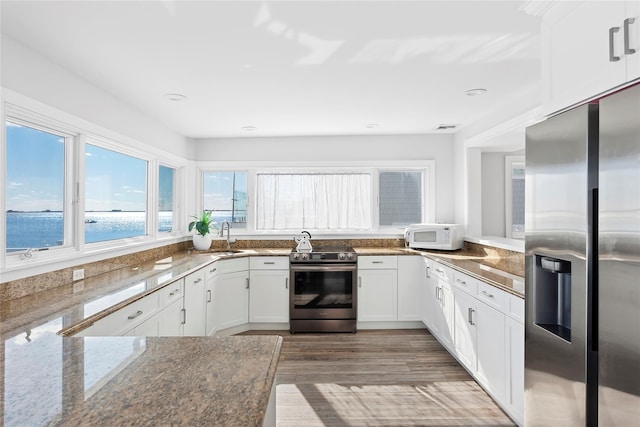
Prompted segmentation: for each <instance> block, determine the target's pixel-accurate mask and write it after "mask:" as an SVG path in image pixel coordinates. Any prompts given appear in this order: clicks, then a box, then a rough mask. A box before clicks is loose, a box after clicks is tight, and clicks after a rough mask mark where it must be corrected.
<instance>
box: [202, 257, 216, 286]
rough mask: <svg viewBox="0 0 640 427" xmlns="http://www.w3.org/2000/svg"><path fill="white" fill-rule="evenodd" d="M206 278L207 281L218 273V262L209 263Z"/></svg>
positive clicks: (205, 269)
mask: <svg viewBox="0 0 640 427" xmlns="http://www.w3.org/2000/svg"><path fill="white" fill-rule="evenodd" d="M203 270H204V280H206V281H207V282H208V281H209V280H211V278H213V277H215V276H216V275H217V274H218V263H217V262H214V263H212V264H209V265H208V266H206V267H205V268H204V269H203Z"/></svg>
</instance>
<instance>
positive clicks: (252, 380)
mask: <svg viewBox="0 0 640 427" xmlns="http://www.w3.org/2000/svg"><path fill="white" fill-rule="evenodd" d="M51 326H54V327H53V328H52V327H51ZM47 329H48V330H47ZM54 329H55V325H52V324H45V325H42V326H41V327H39V328H37V329H36V330H32V331H31V337H30V341H26V340H25V339H24V337H15V339H10V340H7V341H5V342H4V351H3V352H2V356H1V359H0V360H1V362H2V366H3V368H4V369H3V372H4V375H3V378H2V380H3V381H2V383H3V388H2V391H3V394H4V396H3V399H2V401H3V402H4V403H3V405H4V406H3V419H4V425H5V426H24V425H30V426H33V425H137V426H146V425H178V424H179V425H242V426H260V425H262V423H263V419H264V416H265V411H266V408H267V404H268V401H269V396H270V393H271V391H272V387H273V386H274V379H275V372H276V368H277V363H278V357H279V355H280V348H281V343H282V338H281V337H278V336H269V335H261V336H241V337H210V338H206V337H189V338H183V337H180V338H143V337H100V338H95V337H92V338H62V337H60V336H58V335H56V334H55V331H54Z"/></svg>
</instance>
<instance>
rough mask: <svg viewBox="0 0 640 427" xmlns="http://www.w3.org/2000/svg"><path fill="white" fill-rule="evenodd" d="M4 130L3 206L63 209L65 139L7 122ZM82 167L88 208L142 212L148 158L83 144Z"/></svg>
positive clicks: (165, 196) (144, 200)
mask: <svg viewBox="0 0 640 427" xmlns="http://www.w3.org/2000/svg"><path fill="white" fill-rule="evenodd" d="M6 132H7V134H6V143H7V157H6V159H7V176H6V181H5V182H6V185H7V196H6V197H7V200H6V208H7V210H15V211H43V210H47V209H49V210H52V211H56V210H62V208H63V205H64V156H65V144H64V137H63V136H61V135H56V134H53V133H48V132H44V131H41V130H36V129H32V128H29V127H26V126H20V125H16V124H13V123H9V122H8V123H7V128H6ZM67 148H68V149H69V148H70V147H67ZM85 170H86V180H85V195H86V197H85V210H86V211H110V210H114V209H120V210H123V211H144V210H146V187H147V162H146V161H144V160H141V159H137V158H134V157H131V156H126V155H124V154H120V153H116V152H114V151H110V150H107V149H104V148H101V147H97V146H95V145H90V144H86V152H85ZM166 179H167V177H166V174H165V176H164V181H163V180H162V178H161V183H162V182H165V183H166V182H167V181H166ZM163 194H164V195H163V196H161V197H163V200H165V202H166V200H167V198H168V197H171V196H170V195H167V191H164V192H163Z"/></svg>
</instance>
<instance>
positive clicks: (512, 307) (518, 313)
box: [507, 294, 524, 323]
mask: <svg viewBox="0 0 640 427" xmlns="http://www.w3.org/2000/svg"><path fill="white" fill-rule="evenodd" d="M508 298H509V304H508V311H507V315H509V316H510V317H512V318H513V319H515V320H517V321H518V322H520V323H524V299H522V298H520V297H517V296H515V295H511V294H509V295H508Z"/></svg>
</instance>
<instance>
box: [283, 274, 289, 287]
mask: <svg viewBox="0 0 640 427" xmlns="http://www.w3.org/2000/svg"><path fill="white" fill-rule="evenodd" d="M284 288H285V289H289V278H288V277H287V278H286V279H284Z"/></svg>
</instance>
